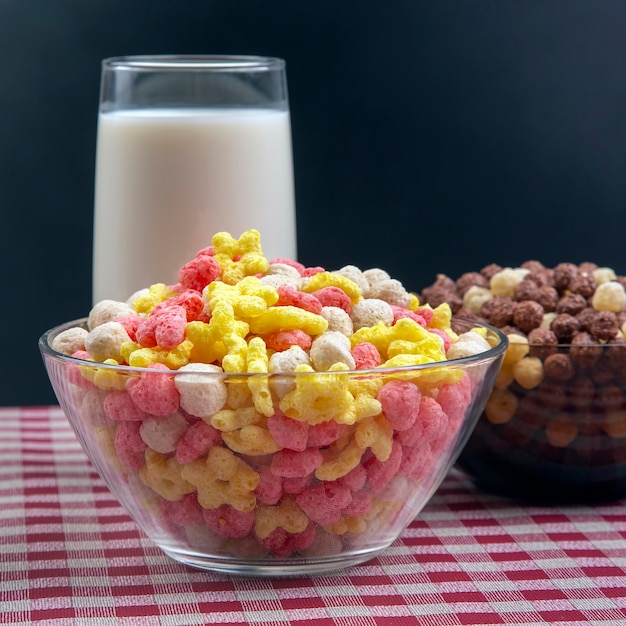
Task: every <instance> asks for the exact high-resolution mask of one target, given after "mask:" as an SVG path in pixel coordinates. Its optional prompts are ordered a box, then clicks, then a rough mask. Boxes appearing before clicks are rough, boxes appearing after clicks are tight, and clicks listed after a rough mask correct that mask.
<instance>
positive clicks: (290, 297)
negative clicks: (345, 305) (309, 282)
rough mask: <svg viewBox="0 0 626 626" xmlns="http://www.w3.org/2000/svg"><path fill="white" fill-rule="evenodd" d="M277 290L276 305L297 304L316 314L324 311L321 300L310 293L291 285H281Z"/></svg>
mask: <svg viewBox="0 0 626 626" xmlns="http://www.w3.org/2000/svg"><path fill="white" fill-rule="evenodd" d="M276 291H277V292H278V301H277V302H276V306H295V307H298V308H299V309H303V310H305V311H309V313H315V314H316V315H319V314H320V313H321V312H322V304H321V302H320V301H319V299H318V298H316V297H315V296H314V295H312V294H310V293H304V292H303V291H298V290H297V289H296V288H295V287H292V286H291V285H280V287H278V288H277V289H276ZM342 293H343V292H342Z"/></svg>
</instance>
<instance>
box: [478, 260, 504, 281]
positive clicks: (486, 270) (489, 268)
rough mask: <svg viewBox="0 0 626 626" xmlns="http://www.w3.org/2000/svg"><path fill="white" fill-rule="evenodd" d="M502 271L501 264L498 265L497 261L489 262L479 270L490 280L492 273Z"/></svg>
mask: <svg viewBox="0 0 626 626" xmlns="http://www.w3.org/2000/svg"><path fill="white" fill-rule="evenodd" d="M501 271H502V266H501V265H498V264H497V263H490V264H489V265H485V267H483V268H482V269H481V270H480V273H481V274H482V275H483V276H484V277H485V278H486V279H487V280H491V277H492V276H493V275H494V274H497V273H498V272H501Z"/></svg>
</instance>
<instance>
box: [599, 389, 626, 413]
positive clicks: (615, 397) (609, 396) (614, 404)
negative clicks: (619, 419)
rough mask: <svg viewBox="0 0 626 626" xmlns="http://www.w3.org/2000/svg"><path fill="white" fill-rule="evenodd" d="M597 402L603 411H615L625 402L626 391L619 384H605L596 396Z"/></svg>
mask: <svg viewBox="0 0 626 626" xmlns="http://www.w3.org/2000/svg"><path fill="white" fill-rule="evenodd" d="M596 402H597V404H598V406H599V407H601V409H602V410H603V411H615V410H616V409H619V408H621V407H622V405H623V404H624V392H623V390H622V388H621V387H620V386H618V385H611V384H608V385H604V387H602V393H599V394H598V395H597V397H596Z"/></svg>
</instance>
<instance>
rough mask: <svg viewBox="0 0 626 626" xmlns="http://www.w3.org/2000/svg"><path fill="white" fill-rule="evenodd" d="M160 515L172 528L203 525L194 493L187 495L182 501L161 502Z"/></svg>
mask: <svg viewBox="0 0 626 626" xmlns="http://www.w3.org/2000/svg"><path fill="white" fill-rule="evenodd" d="M161 515H162V516H163V518H164V519H165V521H166V522H169V523H170V524H171V525H173V526H177V527H180V528H184V527H185V526H191V525H193V524H203V523H204V518H203V516H202V507H201V506H200V504H198V498H197V496H196V494H195V493H190V494H187V495H186V496H184V497H183V499H182V500H177V501H170V500H163V501H162V502H161Z"/></svg>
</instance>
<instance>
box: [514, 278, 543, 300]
mask: <svg viewBox="0 0 626 626" xmlns="http://www.w3.org/2000/svg"><path fill="white" fill-rule="evenodd" d="M538 297H539V285H538V284H537V283H536V282H534V281H532V280H529V279H528V278H525V279H524V280H522V281H520V282H519V283H518V284H517V285H515V290H514V291H513V299H514V300H517V302H521V301H522V300H535V301H536V300H537V298H538Z"/></svg>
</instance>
